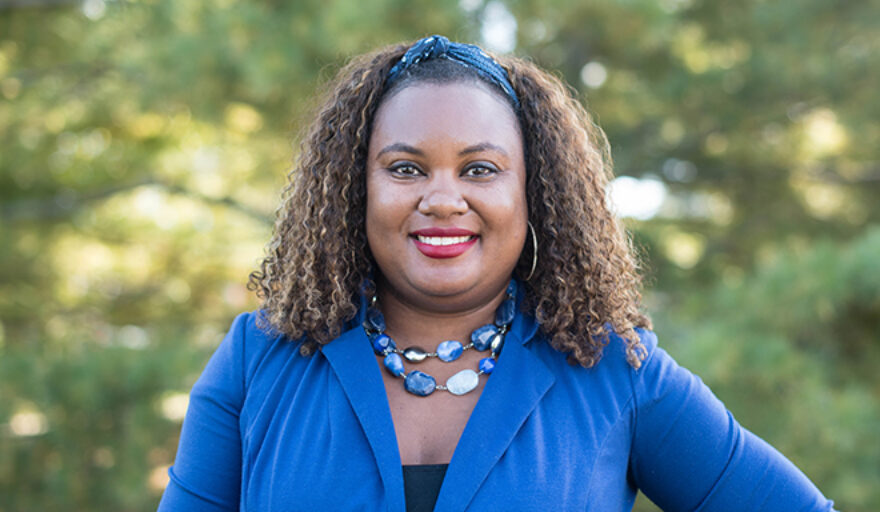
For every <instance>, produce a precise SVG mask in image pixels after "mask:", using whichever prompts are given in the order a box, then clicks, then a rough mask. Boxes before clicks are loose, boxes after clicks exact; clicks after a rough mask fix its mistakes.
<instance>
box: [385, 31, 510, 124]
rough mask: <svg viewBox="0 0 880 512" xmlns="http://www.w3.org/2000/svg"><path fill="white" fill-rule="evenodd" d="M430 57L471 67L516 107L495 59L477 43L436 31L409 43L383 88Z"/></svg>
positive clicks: (505, 79) (502, 69) (505, 73)
mask: <svg viewBox="0 0 880 512" xmlns="http://www.w3.org/2000/svg"><path fill="white" fill-rule="evenodd" d="M431 59H447V60H451V61H453V62H457V63H459V64H462V65H464V66H467V67H469V68H471V69H473V70H474V71H476V72H477V73H479V74H480V75H481V76H482V77H483V78H486V79H488V80H489V81H490V82H492V83H494V84H497V85H498V86H499V87H501V89H503V90H504V92H505V93H506V94H507V96H508V97H509V98H510V100H511V101H512V102H513V105H514V106H515V108H516V110H519V98H517V96H516V92H515V91H514V90H513V86H512V85H511V84H510V80H509V79H508V78H507V71H506V70H505V69H504V68H502V67H501V65H500V64H498V63H497V62H495V59H493V58H492V57H490V56H489V55H487V54H486V52H484V51H483V50H482V49H480V47H478V46H474V45H472V44H465V43H453V42H451V41H449V39H446V38H445V37H443V36H437V35H434V36H429V37H425V38H423V39H419V40H418V41H416V42H415V43H413V45H412V46H410V48H409V50H407V51H406V53H405V54H404V55H403V57H401V58H400V60H399V61H398V62H397V64H395V65H394V67H393V68H391V71H389V72H388V78H386V79H385V87H386V89H387V88H390V87H391V86H393V85H394V83H395V82H397V80H399V79H400V78H401V76H403V74H404V72H405V71H406V70H408V69H410V68H411V67H413V66H415V65H418V63H420V62H424V61H427V60H431Z"/></svg>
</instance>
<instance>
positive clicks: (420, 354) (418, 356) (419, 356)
mask: <svg viewBox="0 0 880 512" xmlns="http://www.w3.org/2000/svg"><path fill="white" fill-rule="evenodd" d="M403 357H404V359H406V360H407V361H409V362H410V363H421V362H422V361H424V360H425V359H426V358H427V357H428V353H427V352H426V351H425V349H423V348H422V347H415V346H413V347H407V348H405V349H404V350H403Z"/></svg>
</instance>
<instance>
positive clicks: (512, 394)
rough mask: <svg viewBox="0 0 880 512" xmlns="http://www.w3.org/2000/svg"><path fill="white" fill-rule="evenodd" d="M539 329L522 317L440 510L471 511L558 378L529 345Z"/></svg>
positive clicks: (449, 474) (461, 448)
mask: <svg viewBox="0 0 880 512" xmlns="http://www.w3.org/2000/svg"><path fill="white" fill-rule="evenodd" d="M536 330H537V324H536V323H535V321H534V319H532V318H531V317H529V316H526V315H523V314H521V313H520V314H518V315H517V318H516V320H515V321H514V325H513V329H511V331H510V333H509V334H508V335H507V338H506V339H505V341H504V348H503V349H502V351H501V355H500V356H499V358H498V365H497V366H496V368H495V371H494V372H493V373H492V375H491V376H490V377H489V380H488V382H487V383H486V387H485V388H484V389H483V394H482V395H481V396H480V400H479V401H478V402H477V405H476V407H474V411H473V413H471V417H470V419H469V420H468V423H467V426H465V429H464V432H463V433H462V435H461V439H459V441H458V445H457V446H456V448H455V453H454V454H453V456H452V461H451V462H450V464H449V468H448V469H447V471H446V477H445V478H444V480H443V487H442V488H441V489H440V495H439V497H438V498H437V505H436V506H435V508H434V510H435V511H445V510H449V511H460V510H465V509H466V508H467V506H468V503H470V502H471V500H472V499H473V497H474V494H476V492H477V490H478V489H479V488H480V486H481V485H482V483H483V481H484V480H485V479H486V476H487V475H488V474H489V471H490V470H491V469H492V467H493V466H495V464H496V463H497V462H498V460H499V459H500V458H501V456H502V455H503V454H504V452H505V451H506V450H507V447H508V446H509V445H510V443H511V442H512V441H513V439H514V437H515V436H516V433H517V432H518V431H519V429H520V427H521V426H522V425H523V423H524V422H525V421H526V418H528V416H529V415H530V414H531V412H532V411H533V410H534V409H535V406H536V405H537V404H538V402H539V401H540V400H541V398H542V397H543V396H544V394H545V393H546V392H547V390H548V389H550V387H551V386H552V385H553V383H554V382H555V380H556V378H555V377H554V376H553V373H552V372H551V371H550V370H549V369H548V368H547V365H545V364H544V362H543V361H541V359H540V358H538V357H537V356H535V355H534V354H533V353H532V351H531V350H529V348H528V347H526V346H525V343H526V342H527V341H528V340H529V339H531V338H532V337H533V336H534V334H535V331H536Z"/></svg>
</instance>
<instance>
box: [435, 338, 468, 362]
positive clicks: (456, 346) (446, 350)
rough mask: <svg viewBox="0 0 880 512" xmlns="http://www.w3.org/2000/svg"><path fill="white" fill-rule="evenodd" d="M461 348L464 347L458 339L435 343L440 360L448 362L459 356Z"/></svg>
mask: <svg viewBox="0 0 880 512" xmlns="http://www.w3.org/2000/svg"><path fill="white" fill-rule="evenodd" d="M463 350H464V347H462V346H461V342H460V341H454V340H453V341H444V342H443V343H441V344H439V345H437V357H438V358H439V359H440V360H441V361H446V362H447V363H448V362H450V361H455V360H456V359H458V358H459V357H461V353H462V351H463Z"/></svg>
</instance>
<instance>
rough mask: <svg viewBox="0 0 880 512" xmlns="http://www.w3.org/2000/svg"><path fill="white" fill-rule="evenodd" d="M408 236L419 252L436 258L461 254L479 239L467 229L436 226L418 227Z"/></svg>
mask: <svg viewBox="0 0 880 512" xmlns="http://www.w3.org/2000/svg"><path fill="white" fill-rule="evenodd" d="M410 237H411V239H412V241H413V243H414V244H415V246H416V249H418V250H419V252H421V253H422V254H423V255H425V256H427V257H429V258H436V259H446V258H455V257H456V256H461V255H462V254H464V253H465V252H467V251H468V249H470V248H471V247H473V245H474V244H476V243H477V240H479V239H480V236H479V235H477V234H476V233H474V232H473V231H470V230H467V229H461V228H436V227H435V228H426V229H420V230H418V231H415V232H413V233H410Z"/></svg>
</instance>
